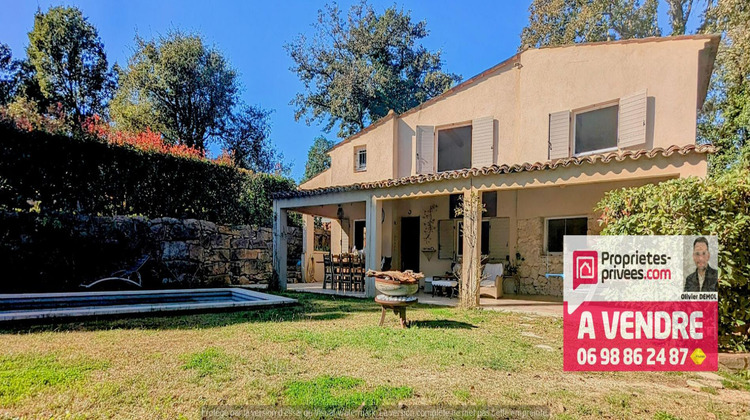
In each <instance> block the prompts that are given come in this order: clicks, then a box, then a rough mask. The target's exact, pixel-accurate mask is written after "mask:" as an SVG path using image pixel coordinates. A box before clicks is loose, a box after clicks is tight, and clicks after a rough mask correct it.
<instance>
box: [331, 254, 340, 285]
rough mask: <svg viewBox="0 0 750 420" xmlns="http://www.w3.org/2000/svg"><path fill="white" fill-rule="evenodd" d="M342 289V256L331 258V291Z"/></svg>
mask: <svg viewBox="0 0 750 420" xmlns="http://www.w3.org/2000/svg"><path fill="white" fill-rule="evenodd" d="M338 289H341V255H333V256H332V257H331V290H338Z"/></svg>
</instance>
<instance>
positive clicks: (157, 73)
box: [111, 31, 239, 150]
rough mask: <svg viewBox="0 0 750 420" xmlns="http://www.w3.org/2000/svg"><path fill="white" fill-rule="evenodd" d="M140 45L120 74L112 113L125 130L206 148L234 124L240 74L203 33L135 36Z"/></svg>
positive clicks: (201, 148) (177, 32)
mask: <svg viewBox="0 0 750 420" xmlns="http://www.w3.org/2000/svg"><path fill="white" fill-rule="evenodd" d="M136 44H137V49H136V52H135V54H134V55H133V56H132V57H131V58H130V59H129V60H128V67H127V69H124V70H121V71H120V74H119V83H120V87H119V89H118V91H117V93H116V95H115V98H114V100H113V102H112V110H111V111H112V116H113V118H114V120H115V122H116V124H117V125H118V126H120V127H122V128H123V129H126V130H131V131H143V130H145V129H146V128H151V129H152V130H156V131H159V132H161V133H162V134H163V135H164V137H165V139H166V140H167V141H169V142H171V143H182V144H185V145H187V146H190V147H195V148H198V149H200V150H205V146H206V143H207V142H209V141H218V140H221V139H222V137H223V136H224V135H225V134H226V127H227V125H228V124H230V123H231V117H232V109H233V107H234V106H235V104H236V103H237V95H238V92H239V86H238V83H237V73H236V72H235V71H234V70H233V69H232V68H231V67H230V66H229V64H228V63H227V61H226V59H224V57H223V56H222V54H221V53H220V52H219V51H217V50H216V49H214V48H211V47H208V46H206V45H205V44H204V42H203V40H202V39H201V37H200V36H199V35H194V34H185V33H182V32H179V31H174V32H170V33H169V34H168V35H167V36H164V37H159V38H158V39H157V40H152V41H146V40H144V39H142V38H140V37H136Z"/></svg>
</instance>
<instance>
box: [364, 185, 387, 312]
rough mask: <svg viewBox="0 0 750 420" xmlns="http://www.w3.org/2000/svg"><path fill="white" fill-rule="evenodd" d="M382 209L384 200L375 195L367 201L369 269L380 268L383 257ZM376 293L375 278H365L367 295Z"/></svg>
mask: <svg viewBox="0 0 750 420" xmlns="http://www.w3.org/2000/svg"><path fill="white" fill-rule="evenodd" d="M382 211H383V202H382V201H381V200H377V199H376V198H375V197H370V199H369V200H368V201H367V203H366V210H365V214H366V219H365V229H366V233H365V235H366V240H367V246H366V247H365V250H366V251H367V254H366V257H365V258H366V260H367V261H366V265H367V269H368V270H380V260H381V259H382V244H381V240H380V236H381V232H382V228H381V213H382ZM376 293H377V291H376V290H375V279H374V278H372V277H367V278H365V295H366V296H368V297H375V295H376Z"/></svg>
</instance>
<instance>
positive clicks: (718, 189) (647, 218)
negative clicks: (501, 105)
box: [597, 164, 750, 351]
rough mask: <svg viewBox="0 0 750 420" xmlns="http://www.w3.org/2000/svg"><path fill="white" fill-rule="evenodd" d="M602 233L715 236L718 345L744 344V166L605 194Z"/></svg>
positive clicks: (747, 218)
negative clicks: (716, 240)
mask: <svg viewBox="0 0 750 420" xmlns="http://www.w3.org/2000/svg"><path fill="white" fill-rule="evenodd" d="M597 210H598V211H601V212H602V217H601V219H600V222H601V223H602V224H603V226H604V229H603V230H602V235H718V238H719V267H718V269H719V277H720V282H719V344H720V346H721V347H722V348H726V349H734V350H740V351H746V350H747V349H748V348H749V347H750V338H749V337H748V334H747V327H748V324H749V323H750V287H749V286H748V278H750V166H749V165H747V164H745V165H741V166H739V167H737V168H733V169H731V170H729V171H727V172H725V173H722V174H720V175H718V176H716V177H711V178H706V179H699V178H684V179H675V180H670V181H666V182H662V183H660V184H656V185H653V184H649V185H644V186H642V187H637V188H624V189H620V190H615V191H611V192H609V193H607V194H606V195H605V197H604V198H603V199H602V201H600V202H599V203H598V204H597Z"/></svg>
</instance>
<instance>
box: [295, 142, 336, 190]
mask: <svg viewBox="0 0 750 420" xmlns="http://www.w3.org/2000/svg"><path fill="white" fill-rule="evenodd" d="M334 144H335V143H334V142H333V141H331V140H328V139H326V138H325V137H323V136H318V137H316V138H315V141H314V142H313V144H312V146H310V150H309V151H308V152H307V163H305V175H304V176H303V177H302V181H301V182H306V181H308V180H310V179H312V178H313V177H315V175H318V174H319V173H321V172H323V171H325V170H326V169H328V168H330V167H331V157H330V156H328V153H326V152H328V149H330V148H331V147H333V145H334Z"/></svg>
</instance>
